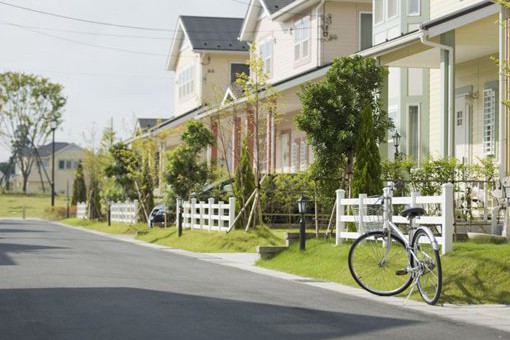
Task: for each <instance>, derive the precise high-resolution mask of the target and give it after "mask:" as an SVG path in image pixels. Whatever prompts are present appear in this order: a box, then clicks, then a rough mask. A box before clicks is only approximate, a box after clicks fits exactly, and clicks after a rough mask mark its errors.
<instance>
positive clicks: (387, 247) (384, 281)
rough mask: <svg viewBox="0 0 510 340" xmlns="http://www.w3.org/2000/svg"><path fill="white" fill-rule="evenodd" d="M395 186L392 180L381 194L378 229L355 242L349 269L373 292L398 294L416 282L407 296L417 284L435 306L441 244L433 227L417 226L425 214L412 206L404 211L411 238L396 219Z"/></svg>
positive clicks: (424, 297)
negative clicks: (393, 200) (393, 204)
mask: <svg viewBox="0 0 510 340" xmlns="http://www.w3.org/2000/svg"><path fill="white" fill-rule="evenodd" d="M394 187H395V185H393V184H392V183H391V184H390V185H389V186H387V187H385V188H384V190H383V196H381V197H380V200H381V201H382V202H381V205H380V207H382V216H381V214H380V213H379V214H377V215H376V216H379V217H382V221H378V222H376V224H377V225H378V230H375V231H367V232H365V233H363V234H362V235H361V236H359V237H358V238H357V239H356V240H355V241H354V243H353V244H352V246H351V248H350V250H349V257H348V263H349V270H350V272H351V275H352V277H353V278H354V280H355V281H356V282H357V283H358V284H359V285H360V286H361V287H362V288H363V289H365V290H367V291H369V292H371V293H373V294H376V295H380V296H391V295H396V294H399V293H402V292H403V291H404V290H406V289H407V288H408V287H409V286H410V285H411V283H412V286H411V290H410V292H409V295H408V296H407V299H409V297H410V296H411V294H412V292H413V290H414V288H415V286H417V287H418V291H419V292H420V295H421V297H422V298H423V300H424V301H425V302H426V303H428V304H430V305H434V304H435V303H436V302H437V301H438V300H439V297H440V295H441V288H442V270H441V259H440V257H439V245H438V243H437V241H436V239H435V237H434V235H433V233H432V231H431V230H430V229H429V228H427V227H424V226H420V227H416V226H415V225H414V219H415V218H419V217H420V216H422V215H423V214H424V213H425V210H424V209H423V208H420V207H411V208H407V209H405V210H403V211H402V212H401V213H400V215H401V216H403V217H405V218H407V219H408V220H409V227H410V228H409V237H406V236H405V235H404V233H403V232H402V231H401V230H400V229H399V228H398V227H397V226H396V225H395V223H393V222H392V216H393V215H392V214H393V206H392V196H393V189H394ZM379 210H381V208H379ZM372 223H373V222H372ZM381 224H382V226H381ZM381 227H382V228H381ZM406 301H407V300H406Z"/></svg>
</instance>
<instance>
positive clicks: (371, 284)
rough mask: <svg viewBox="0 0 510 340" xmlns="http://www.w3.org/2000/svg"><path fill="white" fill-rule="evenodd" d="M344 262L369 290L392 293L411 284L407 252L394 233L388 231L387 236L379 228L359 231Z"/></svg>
mask: <svg viewBox="0 0 510 340" xmlns="http://www.w3.org/2000/svg"><path fill="white" fill-rule="evenodd" d="M388 242H389V244H388ZM388 245H389V247H388ZM348 262H349V270H350V271H351V275H352V277H353V278H354V280H355V281H356V282H357V283H358V284H359V285H360V286H361V287H362V288H363V289H365V290H367V291H369V292H370V293H373V294H376V295H382V296H390V295H395V294H398V293H401V292H402V291H404V290H405V289H406V288H407V287H409V285H410V284H411V280H412V277H411V273H409V272H408V270H407V268H408V266H409V254H408V252H407V250H406V246H405V244H404V241H403V240H402V239H401V238H400V237H398V236H396V235H393V234H391V235H390V238H389V239H388V234H387V233H386V232H382V231H373V232H369V233H366V234H363V235H361V236H360V237H359V238H358V239H357V240H356V241H354V243H353V244H352V246H351V249H350V251H349V257H348Z"/></svg>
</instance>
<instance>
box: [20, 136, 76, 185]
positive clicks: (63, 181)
mask: <svg viewBox="0 0 510 340" xmlns="http://www.w3.org/2000/svg"><path fill="white" fill-rule="evenodd" d="M37 154H38V156H39V160H36V161H35V162H34V164H33V166H32V170H31V172H30V175H29V176H28V182H27V193H31V194H38V193H51V174H52V162H51V160H52V159H51V158H52V157H51V156H52V144H51V143H49V144H47V145H44V146H41V147H39V148H38V149H37ZM83 159H84V152H83V149H82V148H81V147H79V146H78V145H76V144H72V143H65V142H55V192H56V193H57V194H58V195H65V194H66V193H67V190H68V185H69V195H72V187H73V181H74V175H75V172H76V167H77V165H78V162H79V161H80V160H81V161H83ZM12 189H13V190H14V191H15V192H21V191H22V190H23V176H22V175H21V172H20V171H19V169H17V168H16V170H15V175H14V176H13V178H12Z"/></svg>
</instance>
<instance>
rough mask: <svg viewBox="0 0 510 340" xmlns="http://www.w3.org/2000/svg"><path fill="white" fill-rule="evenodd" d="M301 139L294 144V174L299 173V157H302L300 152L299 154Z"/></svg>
mask: <svg viewBox="0 0 510 340" xmlns="http://www.w3.org/2000/svg"><path fill="white" fill-rule="evenodd" d="M299 146H300V144H299V139H296V140H294V143H292V162H291V163H292V169H291V171H292V172H293V173H296V172H298V170H299V156H300V152H299Z"/></svg>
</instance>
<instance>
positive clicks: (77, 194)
mask: <svg viewBox="0 0 510 340" xmlns="http://www.w3.org/2000/svg"><path fill="white" fill-rule="evenodd" d="M86 200H87V187H86V186H85V175H84V174H83V164H82V162H81V161H79V162H78V166H77V167H76V174H75V175H74V182H73V197H72V198H71V205H76V204H77V203H79V202H85V201H86Z"/></svg>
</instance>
